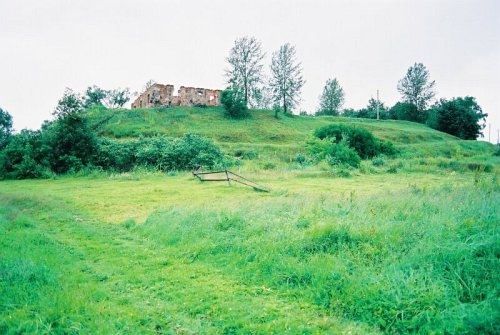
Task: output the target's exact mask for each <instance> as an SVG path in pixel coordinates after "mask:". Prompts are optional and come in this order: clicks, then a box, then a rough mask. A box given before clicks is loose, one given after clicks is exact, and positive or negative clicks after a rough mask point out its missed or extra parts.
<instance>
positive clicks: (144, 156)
mask: <svg viewBox="0 0 500 335" xmlns="http://www.w3.org/2000/svg"><path fill="white" fill-rule="evenodd" d="M223 157H224V156H223V154H222V152H221V150H220V149H219V147H217V146H216V145H215V144H213V142H211V141H209V140H207V139H205V138H202V137H200V136H198V135H193V134H186V135H184V136H183V137H181V138H176V139H168V138H166V137H164V136H155V137H151V138H141V139H140V140H139V141H138V143H137V152H136V160H137V164H138V165H143V166H147V167H154V168H156V169H159V170H162V171H170V170H186V169H192V168H194V167H196V166H200V165H201V166H204V167H208V168H211V167H213V166H215V165H216V164H219V163H221V162H222V159H223Z"/></svg>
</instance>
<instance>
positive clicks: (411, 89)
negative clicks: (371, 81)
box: [398, 63, 436, 119]
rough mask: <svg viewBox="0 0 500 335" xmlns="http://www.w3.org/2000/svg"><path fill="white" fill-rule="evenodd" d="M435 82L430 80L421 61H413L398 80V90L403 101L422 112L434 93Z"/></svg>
mask: <svg viewBox="0 0 500 335" xmlns="http://www.w3.org/2000/svg"><path fill="white" fill-rule="evenodd" d="M435 84H436V82H435V81H434V80H433V81H430V79H429V71H428V70H427V69H426V67H425V66H424V65H423V64H422V63H415V64H414V65H413V66H411V67H410V68H409V69H408V71H407V72H406V76H405V77H404V78H403V79H401V80H400V81H399V82H398V91H399V93H400V94H401V97H402V98H403V101H404V102H407V103H411V104H413V105H415V107H417V111H418V112H419V113H423V112H424V111H425V109H426V108H427V106H428V104H429V102H430V101H431V100H432V99H433V98H434V96H435V94H436V92H435V89H434V86H435ZM420 119H422V118H420Z"/></svg>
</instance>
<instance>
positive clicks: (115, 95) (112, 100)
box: [105, 88, 130, 108]
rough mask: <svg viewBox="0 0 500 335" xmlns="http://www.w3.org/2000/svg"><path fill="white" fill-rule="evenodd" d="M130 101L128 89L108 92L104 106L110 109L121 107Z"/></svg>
mask: <svg viewBox="0 0 500 335" xmlns="http://www.w3.org/2000/svg"><path fill="white" fill-rule="evenodd" d="M129 100H130V90H129V89H128V88H125V89H120V88H118V89H115V90H111V91H108V94H107V96H106V99H105V101H106V105H108V106H109V107H110V108H117V107H123V105H125V104H126V103H127V102H128V101H129Z"/></svg>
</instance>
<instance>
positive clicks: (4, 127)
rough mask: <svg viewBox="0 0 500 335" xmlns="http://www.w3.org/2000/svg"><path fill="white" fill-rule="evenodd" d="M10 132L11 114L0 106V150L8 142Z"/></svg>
mask: <svg viewBox="0 0 500 335" xmlns="http://www.w3.org/2000/svg"><path fill="white" fill-rule="evenodd" d="M11 134H12V115H10V114H9V112H7V111H6V110H3V109H2V108H0V150H2V149H3V148H4V147H5V146H6V145H7V143H8V141H9V138H10V136H11Z"/></svg>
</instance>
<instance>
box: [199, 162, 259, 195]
mask: <svg viewBox="0 0 500 335" xmlns="http://www.w3.org/2000/svg"><path fill="white" fill-rule="evenodd" d="M193 176H195V177H196V178H198V179H199V180H200V181H227V182H228V184H229V185H231V182H235V183H238V184H242V185H245V186H248V187H251V188H253V189H254V190H256V191H260V192H269V189H268V188H266V187H264V186H262V185H259V184H257V183H255V182H253V181H251V180H249V179H247V178H245V177H243V176H240V175H239V174H236V173H234V172H231V171H229V170H228V169H224V170H219V171H202V168H201V167H198V168H197V169H195V170H193Z"/></svg>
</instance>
